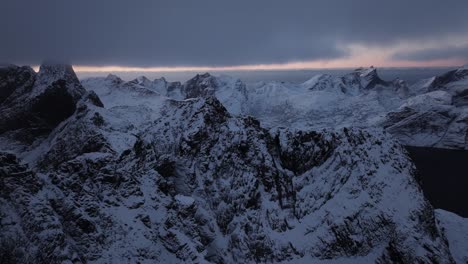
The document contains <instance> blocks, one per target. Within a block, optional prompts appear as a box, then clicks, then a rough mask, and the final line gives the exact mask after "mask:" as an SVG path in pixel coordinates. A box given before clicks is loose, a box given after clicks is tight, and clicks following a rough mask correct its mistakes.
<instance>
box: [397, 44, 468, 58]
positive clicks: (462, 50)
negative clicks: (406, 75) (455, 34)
mask: <svg viewBox="0 0 468 264" xmlns="http://www.w3.org/2000/svg"><path fill="white" fill-rule="evenodd" d="M394 58H395V59H398V60H411V61H430V60H444V59H463V60H467V61H468V45H465V46H450V47H443V48H436V49H426V50H418V51H414V52H403V53H397V54H395V56H394Z"/></svg>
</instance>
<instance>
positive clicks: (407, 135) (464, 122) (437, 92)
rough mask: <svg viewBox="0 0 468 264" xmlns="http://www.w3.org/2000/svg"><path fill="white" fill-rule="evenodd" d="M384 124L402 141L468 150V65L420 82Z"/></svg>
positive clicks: (416, 144) (409, 143) (391, 112)
mask: <svg viewBox="0 0 468 264" xmlns="http://www.w3.org/2000/svg"><path fill="white" fill-rule="evenodd" d="M410 90H411V91H415V92H417V93H419V94H416V95H415V96H413V97H410V98H408V99H407V100H406V101H405V102H404V103H403V104H402V105H401V106H400V107H399V108H398V109H395V110H392V111H390V112H389V113H388V114H387V117H386V120H385V121H384V122H382V125H383V126H384V127H385V128H387V130H388V131H389V132H390V133H392V134H393V135H394V136H395V137H396V138H398V139H399V140H400V141H401V142H402V143H404V144H407V145H412V146H427V147H440V148H453V149H465V150H468V101H467V99H468V97H467V95H468V68H467V67H466V66H465V67H462V68H460V69H457V70H453V71H450V72H447V73H445V74H443V75H441V76H436V77H433V78H430V79H428V80H423V81H421V82H418V83H416V84H415V85H413V86H412V87H411V88H410Z"/></svg>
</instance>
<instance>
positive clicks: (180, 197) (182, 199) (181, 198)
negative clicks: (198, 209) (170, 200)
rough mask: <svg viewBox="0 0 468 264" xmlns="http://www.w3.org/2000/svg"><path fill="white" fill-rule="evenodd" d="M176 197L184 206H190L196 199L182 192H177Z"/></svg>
mask: <svg viewBox="0 0 468 264" xmlns="http://www.w3.org/2000/svg"><path fill="white" fill-rule="evenodd" d="M174 199H175V200H176V201H177V202H178V203H180V204H181V205H184V206H190V205H192V204H193V203H194V202H195V199H193V198H192V197H189V196H184V195H181V194H177V195H176V196H174Z"/></svg>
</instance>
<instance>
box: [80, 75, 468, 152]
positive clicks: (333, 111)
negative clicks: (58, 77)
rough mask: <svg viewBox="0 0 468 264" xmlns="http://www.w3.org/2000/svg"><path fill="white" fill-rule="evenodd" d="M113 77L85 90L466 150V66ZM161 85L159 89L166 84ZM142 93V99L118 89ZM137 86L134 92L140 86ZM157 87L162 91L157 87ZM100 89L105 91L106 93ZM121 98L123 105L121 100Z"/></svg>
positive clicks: (273, 123)
mask: <svg viewBox="0 0 468 264" xmlns="http://www.w3.org/2000/svg"><path fill="white" fill-rule="evenodd" d="M109 78H111V79H112V78H117V77H115V76H110V77H107V78H106V79H104V78H97V79H96V78H94V79H86V80H84V81H83V85H84V86H85V87H86V88H87V89H88V90H94V91H96V93H97V94H98V95H99V96H100V97H101V98H102V99H103V101H104V102H105V101H106V100H107V99H106V97H112V98H110V99H109V100H108V101H109V104H111V105H113V104H115V103H116V102H118V104H124V105H130V104H132V103H130V102H125V100H130V101H132V100H133V99H132V98H136V99H135V100H134V103H133V104H138V105H139V104H141V102H142V101H143V100H146V99H148V100H149V101H148V102H149V103H148V104H147V105H154V103H153V101H154V100H155V99H149V98H150V97H151V95H148V93H153V91H156V92H154V93H155V94H156V95H157V96H156V97H158V98H161V97H160V95H163V96H164V97H169V98H172V99H175V100H182V99H188V98H197V97H207V96H215V97H216V98H217V99H218V100H219V101H220V102H221V103H222V104H223V105H224V106H225V107H226V109H227V110H228V111H229V112H230V113H231V114H233V115H236V116H245V115H250V116H254V117H255V118H257V119H258V120H260V122H261V123H262V125H263V126H264V127H266V128H268V129H278V128H281V127H288V128H293V129H323V128H343V127H360V128H369V127H383V128H385V129H387V131H388V132H390V133H391V134H392V135H394V136H395V137H397V138H398V139H399V140H400V141H401V142H402V143H403V144H405V145H409V146H426V147H440V148H453V149H468V99H467V98H468V97H467V96H468V81H467V80H468V68H467V67H462V68H460V69H457V70H453V71H450V72H448V73H446V74H443V75H441V76H436V77H433V78H430V79H426V80H422V81H420V82H417V83H416V84H414V85H412V86H411V87H408V86H407V84H406V83H405V81H403V80H400V79H395V80H393V81H384V80H382V79H381V78H380V77H379V76H378V74H377V69H375V68H373V67H371V68H359V69H356V70H355V71H353V72H351V73H349V74H346V75H344V76H341V77H335V76H331V75H327V74H324V75H316V76H313V77H312V78H310V79H309V80H307V81H305V82H304V83H301V84H295V83H288V82H278V81H273V82H257V83H253V84H248V85H246V84H244V83H242V81H240V80H239V79H235V78H231V77H228V76H220V77H215V76H212V75H210V74H208V73H207V74H203V75H197V76H195V77H194V78H192V79H190V80H189V81H187V82H186V83H185V84H180V83H167V82H166V81H165V80H164V79H157V80H154V81H150V80H148V79H146V78H144V77H141V78H138V79H136V80H134V81H131V82H123V81H121V80H120V81H110V80H108V79H109ZM161 83H162V84H161ZM122 87H123V88H124V90H125V93H126V92H128V91H127V90H128V89H131V90H132V89H133V90H135V89H140V90H142V91H140V92H134V93H137V95H134V94H132V95H131V96H128V95H123V94H120V93H119V91H120V90H122ZM135 87H137V88H135ZM155 87H159V88H155ZM161 87H162V88H161ZM103 89H105V90H104V91H103ZM123 100H124V101H123Z"/></svg>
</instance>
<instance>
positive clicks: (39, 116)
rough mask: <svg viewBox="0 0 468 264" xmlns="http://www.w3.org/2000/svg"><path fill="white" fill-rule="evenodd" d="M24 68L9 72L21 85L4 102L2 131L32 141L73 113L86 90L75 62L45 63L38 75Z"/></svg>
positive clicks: (1, 108) (8, 76) (0, 107)
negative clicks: (68, 64)
mask: <svg viewBox="0 0 468 264" xmlns="http://www.w3.org/2000/svg"><path fill="white" fill-rule="evenodd" d="M22 71H23V72H20V74H18V72H16V71H13V72H11V71H10V72H8V73H7V75H5V79H10V80H13V79H15V78H16V79H15V81H13V83H17V84H18V86H17V88H16V90H15V91H14V92H13V93H11V94H10V96H9V97H8V98H6V100H5V101H4V102H3V103H2V104H1V105H0V113H1V119H0V134H4V135H5V134H6V133H8V134H7V136H8V137H10V138H11V139H14V140H18V141H20V142H27V143H30V142H32V141H33V140H34V139H35V138H36V137H37V136H41V135H45V134H46V133H48V132H50V131H51V130H52V129H53V128H54V127H55V126H56V125H58V124H59V123H60V122H61V121H63V120H65V119H66V118H67V117H69V116H71V115H72V114H73V112H74V111H75V109H76V104H77V102H78V101H79V100H80V99H81V98H82V97H83V95H84V94H85V93H86V91H85V89H84V88H83V87H82V86H81V84H80V82H79V80H78V79H77V77H76V75H75V73H74V71H73V69H72V68H71V66H67V65H42V66H41V68H40V70H39V73H38V74H37V75H36V74H34V72H32V71H30V69H22ZM24 71H26V72H24ZM9 74H10V75H9ZM12 76H17V77H12ZM18 82H19V83H18Z"/></svg>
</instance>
